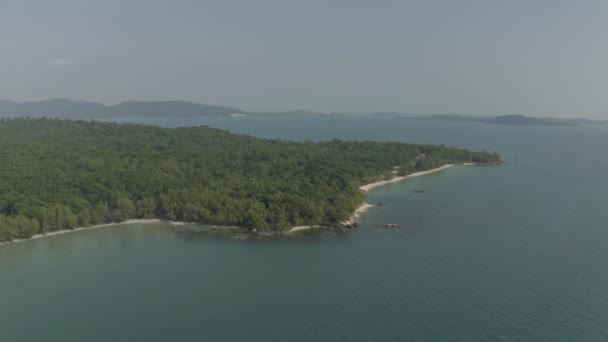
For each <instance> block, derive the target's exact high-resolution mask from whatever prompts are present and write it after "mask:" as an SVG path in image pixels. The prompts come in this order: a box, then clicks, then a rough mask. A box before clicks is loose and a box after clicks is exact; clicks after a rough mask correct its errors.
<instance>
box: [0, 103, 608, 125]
mask: <svg viewBox="0 0 608 342" xmlns="http://www.w3.org/2000/svg"><path fill="white" fill-rule="evenodd" d="M338 115H346V114H338V113H328V112H316V111H311V110H304V109H302V110H292V111H286V112H249V111H245V110H241V109H237V108H232V107H223V106H211V105H205V104H200V103H193V102H186V101H150V102H145V101H128V102H122V103H119V104H117V105H111V106H108V105H104V104H101V103H95V102H85V101H74V100H69V99H50V100H45V101H33V102H22V103H18V102H14V101H2V100H0V117H26V116H27V117H32V118H39V117H52V118H63V119H82V120H89V119H98V120H115V119H129V118H151V119H194V118H200V117H233V118H240V117H277V116H282V117H285V116H288V117H318V116H338ZM353 115H355V114H353ZM359 115H361V114H359ZM369 116H371V117H378V118H380V117H382V118H393V117H396V118H403V119H415V120H437V121H461V122H479V123H485V124H495V125H517V126H580V125H608V120H605V121H598V120H589V119H557V118H535V117H529V116H523V115H502V116H469V115H462V114H434V115H415V114H404V113H371V114H369Z"/></svg>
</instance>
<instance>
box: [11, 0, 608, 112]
mask: <svg viewBox="0 0 608 342" xmlns="http://www.w3.org/2000/svg"><path fill="white" fill-rule="evenodd" d="M607 18H608V1H606V0H597V1H594V0H590V1H585V0H567V1H565V0H546V1H542V0H538V1H535V0H522V1H520V0H502V1H493V0H477V1H475V0H445V1H435V0H419V1H406V0H399V1H384V0H376V1H371V0H367V1H360V0H298V1H289V0H218V1H215V0H214V1H206V0H200V1H194V0H192V1H186V0H171V1H169V0H166V1H158V0H98V1H86V0H38V1H33V0H0V46H1V49H0V98H2V99H11V100H18V101H24V100H37V99H46V98H51V97H67V98H72V99H79V100H92V101H99V102H104V103H108V104H111V103H116V102H120V101H123V100H132V99H137V100H166V99H180V100H189V101H196V102H201V103H208V104H219V105H230V106H234V107H239V108H242V109H245V110H284V109H296V108H307V109H316V110H326V111H356V112H370V111H400V112H418V113H421V112H424V113H436V112H443V113H472V114H503V113H521V114H531V115H553V116H587V117H608V19H607Z"/></svg>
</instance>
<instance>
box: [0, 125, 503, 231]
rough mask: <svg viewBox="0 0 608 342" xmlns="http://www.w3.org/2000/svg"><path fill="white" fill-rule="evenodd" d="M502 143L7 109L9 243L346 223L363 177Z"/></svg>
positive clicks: (473, 157) (0, 164) (460, 157)
mask: <svg viewBox="0 0 608 342" xmlns="http://www.w3.org/2000/svg"><path fill="white" fill-rule="evenodd" d="M499 159H500V157H499V155H498V154H496V153H489V152H472V151H468V150H465V149H460V148H453V147H446V146H434V145H418V144H404V143H378V142H369V141H367V142H350V141H349V142H347V141H341V140H332V141H327V142H319V143H315V142H301V143H297V142H289V141H283V140H275V139H260V138H255V137H252V136H247V135H237V134H232V133H229V132H226V131H222V130H218V129H212V128H208V127H188V128H160V127H156V126H148V125H139V124H117V123H103V122H96V121H69V120H59V119H45V118H42V119H27V118H21V119H1V120H0V242H1V241H11V240H13V239H24V238H29V237H31V236H33V235H36V234H46V233H49V232H53V231H58V230H65V229H73V228H75V227H82V226H90V225H94V224H100V223H111V222H121V221H125V220H129V219H149V218H159V219H167V220H179V221H188V222H200V223H204V224H210V225H230V226H239V227H245V228H249V229H252V230H254V229H255V230H258V231H281V230H285V229H289V228H290V227H293V226H301V225H321V226H332V225H338V224H339V223H340V222H342V221H344V220H346V219H347V218H348V217H349V216H350V214H351V213H352V212H353V211H354V210H355V208H357V207H358V206H359V205H360V204H361V203H362V202H363V196H364V195H363V193H362V192H361V191H360V190H359V186H360V185H361V184H365V183H369V182H373V181H378V180H381V179H386V178H390V177H393V176H395V175H406V174H409V173H412V172H416V171H424V170H428V169H432V168H435V167H437V166H441V165H444V164H457V163H471V162H473V163H494V162H497V161H499Z"/></svg>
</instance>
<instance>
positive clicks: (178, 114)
mask: <svg viewBox="0 0 608 342" xmlns="http://www.w3.org/2000/svg"><path fill="white" fill-rule="evenodd" d="M275 115H289V116H320V115H332V113H324V112H315V111H309V110H296V111H289V112H268V113H260V112H248V111H244V110H240V109H236V108H231V107H222V106H211V105H205V104H199V103H192V102H186V101H152V102H143V101H128V102H122V103H120V104H117V105H112V106H107V105H104V104H101V103H95V102H84V101H73V100H69V99H51V100H45V101H34V102H23V103H18V102H13V101H2V100H0V117H25V116H27V117H32V118H38V117H53V118H65V119H85V120H88V119H119V118H123V119H124V118H154V119H162V118H167V119H169V118H180V119H187V118H198V117H235V118H236V117H243V116H275Z"/></svg>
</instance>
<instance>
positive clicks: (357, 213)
mask: <svg viewBox="0 0 608 342" xmlns="http://www.w3.org/2000/svg"><path fill="white" fill-rule="evenodd" d="M456 165H458V166H479V165H480V164H478V163H462V164H446V165H442V166H440V167H436V168H434V169H430V170H426V171H420V172H414V173H411V174H409V175H405V176H397V177H393V178H391V179H388V180H383V181H377V182H373V183H368V184H364V185H361V186H360V187H359V190H361V191H362V192H364V193H366V192H369V191H370V190H372V189H375V188H377V187H380V186H382V185H385V184H390V183H396V182H400V181H403V180H406V179H408V178H414V177H420V176H424V175H428V174H431V173H435V172H438V171H442V170H445V169H447V168H450V167H452V166H456ZM373 207H375V206H374V205H372V204H369V203H366V202H363V203H362V204H361V205H360V206H359V207H358V208H357V209H355V211H354V212H353V213H352V214H351V216H350V217H349V218H348V219H347V220H346V221H343V222H341V224H342V225H344V226H347V227H352V226H353V225H354V224H355V223H356V222H357V219H358V218H359V217H361V215H363V214H364V213H365V212H367V211H368V210H369V209H370V208H373ZM159 222H165V223H168V224H170V225H173V226H183V225H186V224H188V222H179V221H167V220H161V219H132V220H127V221H123V222H117V223H104V224H98V225H94V226H89V227H78V228H74V229H64V230H58V231H53V232H49V233H47V234H36V235H33V236H32V237H30V238H27V239H15V240H12V241H4V242H0V247H1V246H4V245H11V244H15V243H20V242H26V241H31V240H37V239H42V238H46V237H51V236H56V235H63V234H68V233H73V232H78V231H83V230H90V229H97V228H105V227H113V226H119V225H127V224H147V223H159ZM319 228H321V226H295V227H291V228H290V229H289V230H285V231H281V232H276V233H273V234H292V233H297V232H301V231H305V230H310V229H319Z"/></svg>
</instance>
